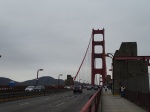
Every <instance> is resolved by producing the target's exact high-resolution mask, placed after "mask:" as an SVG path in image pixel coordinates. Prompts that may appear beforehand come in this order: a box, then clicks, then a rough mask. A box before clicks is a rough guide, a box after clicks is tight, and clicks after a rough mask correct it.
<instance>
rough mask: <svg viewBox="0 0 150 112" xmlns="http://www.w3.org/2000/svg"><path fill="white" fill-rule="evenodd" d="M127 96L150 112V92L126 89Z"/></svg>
mask: <svg viewBox="0 0 150 112" xmlns="http://www.w3.org/2000/svg"><path fill="white" fill-rule="evenodd" d="M126 98H127V99H128V100H130V101H131V102H133V103H135V104H136V105H138V106H140V107H142V108H144V109H145V110H148V112H150V92H147V93H144V92H139V91H130V90H127V91H126Z"/></svg>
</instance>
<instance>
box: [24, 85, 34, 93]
mask: <svg viewBox="0 0 150 112" xmlns="http://www.w3.org/2000/svg"><path fill="white" fill-rule="evenodd" d="M34 88H35V86H28V87H26V88H25V91H28V92H31V91H34Z"/></svg>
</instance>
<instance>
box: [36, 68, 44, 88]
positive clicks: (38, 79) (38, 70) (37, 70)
mask: <svg viewBox="0 0 150 112" xmlns="http://www.w3.org/2000/svg"><path fill="white" fill-rule="evenodd" d="M39 71H43V69H38V70H37V79H36V85H37V86H38V80H39V77H38V75H39Z"/></svg>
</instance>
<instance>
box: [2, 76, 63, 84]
mask: <svg viewBox="0 0 150 112" xmlns="http://www.w3.org/2000/svg"><path fill="white" fill-rule="evenodd" d="M10 81H12V80H11V79H9V78H4V77H0V85H8V84H9V82H10ZM14 82H15V85H35V84H36V79H32V80H26V81H24V82H16V81H14ZM57 84H58V79H54V78H53V77H50V76H44V77H40V78H39V81H38V85H57ZM59 84H61V85H64V80H61V79H60V80H59Z"/></svg>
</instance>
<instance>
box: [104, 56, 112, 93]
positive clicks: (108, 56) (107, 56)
mask: <svg viewBox="0 0 150 112" xmlns="http://www.w3.org/2000/svg"><path fill="white" fill-rule="evenodd" d="M106 56H107V57H110V58H111V59H112V65H111V70H112V79H113V84H112V86H113V87H112V93H113V94H114V70H113V65H114V58H113V57H114V55H113V54H112V53H107V54H106Z"/></svg>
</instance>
